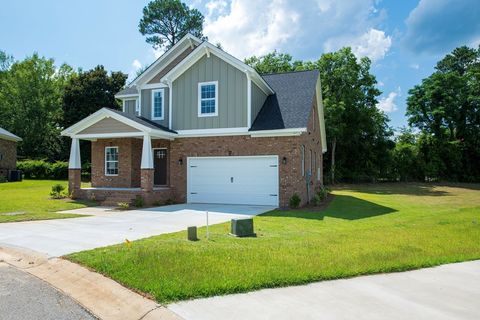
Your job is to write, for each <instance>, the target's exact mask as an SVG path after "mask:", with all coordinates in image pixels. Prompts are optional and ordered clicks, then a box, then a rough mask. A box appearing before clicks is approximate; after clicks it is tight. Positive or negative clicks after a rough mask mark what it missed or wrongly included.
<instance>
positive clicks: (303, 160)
mask: <svg viewBox="0 0 480 320" xmlns="http://www.w3.org/2000/svg"><path fill="white" fill-rule="evenodd" d="M301 153H302V177H304V176H305V146H304V145H302V148H301Z"/></svg>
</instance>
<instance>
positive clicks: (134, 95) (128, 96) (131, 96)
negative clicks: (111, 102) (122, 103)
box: [115, 93, 139, 100]
mask: <svg viewBox="0 0 480 320" xmlns="http://www.w3.org/2000/svg"><path fill="white" fill-rule="evenodd" d="M138 96H139V94H138V93H132V94H122V95H115V98H117V99H122V100H129V99H132V100H133V99H137V98H138Z"/></svg>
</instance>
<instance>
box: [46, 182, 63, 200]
mask: <svg viewBox="0 0 480 320" xmlns="http://www.w3.org/2000/svg"><path fill="white" fill-rule="evenodd" d="M64 190H65V187H64V186H63V185H61V184H58V183H57V184H54V185H53V186H52V191H51V192H50V196H51V197H52V198H53V199H63V198H65V197H66V196H67V195H66V194H65V193H64V192H63V191H64Z"/></svg>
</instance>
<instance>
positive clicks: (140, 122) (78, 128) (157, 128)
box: [61, 108, 177, 140]
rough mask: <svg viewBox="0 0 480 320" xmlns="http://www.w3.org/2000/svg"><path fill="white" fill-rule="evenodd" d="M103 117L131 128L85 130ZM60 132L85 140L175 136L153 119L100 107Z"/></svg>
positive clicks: (169, 137) (175, 134)
mask: <svg viewBox="0 0 480 320" xmlns="http://www.w3.org/2000/svg"><path fill="white" fill-rule="evenodd" d="M104 119H114V120H115V121H117V122H118V123H121V124H122V125H123V126H126V127H128V128H130V129H131V130H127V131H128V132H125V131H124V130H115V128H112V129H111V130H109V131H107V132H105V131H102V132H88V133H86V132H85V130H86V129H88V128H90V127H92V126H94V125H95V124H96V123H98V122H100V121H102V120H104ZM94 131H95V130H94ZM61 134H62V135H63V136H68V137H71V138H78V139H87V140H88V139H101V138H122V137H141V136H145V135H148V136H151V137H152V138H163V139H169V140H172V139H173V138H175V137H176V136H177V133H176V132H175V131H173V130H171V129H169V128H167V127H165V126H162V125H160V124H157V123H155V122H153V121H150V120H148V119H145V118H142V117H137V116H134V115H130V114H127V113H125V112H121V111H117V110H112V109H109V108H102V109H100V110H98V111H97V112H95V113H93V114H91V115H90V116H88V117H86V118H85V119H83V120H81V121H79V122H77V123H76V124H74V125H72V126H71V127H68V128H67V129H65V130H63V131H62V132H61Z"/></svg>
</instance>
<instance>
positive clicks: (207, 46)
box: [161, 41, 274, 95]
mask: <svg viewBox="0 0 480 320" xmlns="http://www.w3.org/2000/svg"><path fill="white" fill-rule="evenodd" d="M210 54H214V55H215V56H217V57H219V58H220V59H222V60H224V61H225V62H227V63H229V64H230V65H232V66H233V67H235V68H237V69H238V70H240V71H242V72H244V73H245V74H246V75H247V77H250V78H251V79H252V81H253V82H254V83H255V84H256V85H257V86H258V87H259V88H260V89H261V90H262V91H263V92H264V93H265V94H267V95H270V94H273V93H274V90H272V88H271V87H270V86H269V85H268V83H267V82H265V80H264V79H263V78H262V77H261V76H260V75H259V74H258V73H257V71H255V69H253V68H252V67H250V66H249V65H247V64H245V63H244V62H243V61H241V60H239V59H237V58H235V57H234V56H232V55H231V54H229V53H227V52H225V51H223V50H222V49H219V48H218V47H216V46H214V45H213V44H211V43H210V42H208V41H204V42H202V43H201V44H200V45H199V46H198V47H196V48H195V49H194V50H193V51H192V52H191V53H190V54H189V55H188V56H187V57H185V59H183V60H182V62H180V63H179V64H178V65H176V66H175V67H174V68H173V69H172V70H170V71H169V72H168V73H167V74H166V75H164V76H163V77H162V79H161V81H162V82H165V83H167V82H171V81H174V80H175V79H176V78H178V77H179V76H180V75H181V74H182V73H184V72H185V71H186V70H187V69H188V68H190V67H191V66H192V65H194V64H195V63H196V62H197V61H198V60H200V58H202V57H203V56H204V55H207V56H210Z"/></svg>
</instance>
